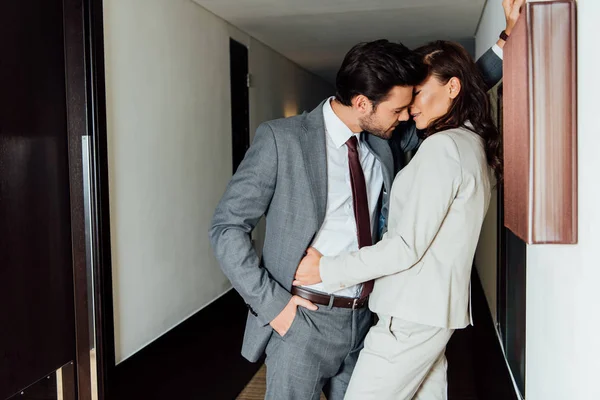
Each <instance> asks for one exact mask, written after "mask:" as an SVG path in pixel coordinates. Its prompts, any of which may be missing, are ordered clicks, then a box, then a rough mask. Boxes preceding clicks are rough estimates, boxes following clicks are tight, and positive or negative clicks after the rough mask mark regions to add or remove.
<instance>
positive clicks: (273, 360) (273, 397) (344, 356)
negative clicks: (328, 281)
mask: <svg viewBox="0 0 600 400" xmlns="http://www.w3.org/2000/svg"><path fill="white" fill-rule="evenodd" d="M372 322H373V318H372V313H371V311H369V309H368V308H367V307H364V308H362V309H359V310H351V309H348V308H332V307H328V306H319V309H318V310H317V311H311V310H307V309H305V308H303V307H298V310H297V313H296V317H295V319H294V321H293V322H292V326H291V327H290V329H289V330H288V332H287V333H286V334H285V335H284V336H283V337H281V336H279V335H278V334H277V333H275V332H274V333H273V335H272V337H271V339H270V341H269V343H268V345H267V348H266V353H267V360H266V364H267V392H266V396H265V399H267V400H313V399H315V400H318V399H319V397H320V395H321V391H323V392H324V393H325V396H326V397H327V399H329V400H342V399H343V398H344V394H345V393H346V389H347V388H348V383H349V382H350V377H351V375H352V371H353V370H354V366H355V365H356V362H357V360H358V354H359V352H360V350H361V349H362V348H363V342H364V337H365V335H366V334H367V332H368V330H369V328H370V327H371V325H372Z"/></svg>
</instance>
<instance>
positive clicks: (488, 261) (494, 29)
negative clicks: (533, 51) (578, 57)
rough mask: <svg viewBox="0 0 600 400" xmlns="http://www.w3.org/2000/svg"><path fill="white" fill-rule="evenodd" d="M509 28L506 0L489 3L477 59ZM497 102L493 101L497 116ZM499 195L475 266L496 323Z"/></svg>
mask: <svg viewBox="0 0 600 400" xmlns="http://www.w3.org/2000/svg"><path fill="white" fill-rule="evenodd" d="M505 26H506V20H505V18H504V10H503V9H502V0H488V1H487V3H486V5H485V8H484V10H483V15H482V17H481V21H480V22H479V27H478V30H477V32H476V34H475V57H476V58H479V57H481V55H482V54H483V53H485V52H486V51H487V49H489V48H490V47H491V46H492V45H493V44H494V43H496V42H497V41H498V35H499V34H500V32H502V30H503V29H504V28H505ZM495 105H496V102H495V101H492V106H493V108H494V111H493V112H494V115H495V113H496V111H495ZM497 196H498V195H497V192H496V190H494V191H493V192H492V199H491V202H490V206H489V209H488V213H487V215H486V217H485V220H484V222H483V227H482V229H481V236H480V238H479V244H478V246H477V252H476V254H475V266H476V268H477V273H478V274H479V278H480V279H481V285H482V286H483V291H484V293H485V296H486V298H487V301H488V306H489V308H490V312H491V314H492V319H493V320H494V322H497V315H496V298H497V293H496V292H497V290H496V282H497V271H496V257H497V237H498V235H497V227H498V218H497V213H498V204H497Z"/></svg>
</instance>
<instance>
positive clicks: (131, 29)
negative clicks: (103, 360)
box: [104, 0, 332, 362]
mask: <svg viewBox="0 0 600 400" xmlns="http://www.w3.org/2000/svg"><path fill="white" fill-rule="evenodd" d="M104 19H105V21H104V30H105V57H106V90H107V98H106V103H107V119H108V121H107V122H108V155H109V160H108V163H109V184H110V188H109V190H110V212H111V233H112V238H111V244H112V257H113V258H112V261H113V292H114V316H115V342H116V343H115V345H116V349H115V351H116V359H117V362H121V361H122V360H124V359H126V358H127V357H129V356H131V355H132V354H134V353H135V352H136V351H138V350H139V349H141V348H142V347H144V346H145V345H147V344H148V343H150V342H151V341H153V340H154V339H156V338H157V337H159V336H160V335H162V334H163V333H165V332H166V331H168V330H169V329H171V328H173V327H174V326H176V325H178V324H179V323H180V322H181V321H183V320H184V319H186V318H187V317H189V316H191V315H193V314H194V313H196V312H197V311H198V310H200V309H201V308H203V307H204V306H206V305H207V304H209V303H210V302H211V301H213V300H214V299H215V298H217V297H219V296H220V295H222V294H223V293H224V292H226V291H227V290H229V288H230V284H229V282H228V281H227V278H226V277H225V276H224V275H223V274H222V273H221V271H220V269H219V267H218V264H217V262H216V260H215V259H214V257H213V255H212V251H211V249H210V246H209V241H208V227H209V224H210V220H211V218H212V213H213V211H214V208H215V206H216V204H217V202H218V200H219V199H220V196H221V195H222V193H223V191H224V189H225V186H226V184H227V182H228V180H229V178H230V177H231V120H230V86H229V38H230V36H231V37H233V38H234V39H236V40H238V41H240V42H242V43H245V44H247V45H249V47H250V70H251V73H252V74H253V76H254V87H253V88H252V89H251V92H250V110H251V128H252V130H254V128H255V127H256V126H257V125H258V124H259V123H260V122H262V121H263V120H266V119H271V118H275V117H281V116H283V115H284V113H285V112H286V110H287V112H289V113H292V112H293V111H295V109H296V107H295V105H297V108H298V109H300V110H303V109H309V108H312V107H314V106H315V105H317V104H318V102H319V101H320V100H321V99H322V98H324V97H325V96H326V95H329V94H331V93H332V88H331V87H330V86H328V85H327V84H326V83H324V82H323V81H321V80H320V79H318V78H316V77H315V76H313V75H311V74H309V73H307V72H305V71H303V70H301V69H300V68H299V67H297V66H296V65H295V64H293V63H291V62H290V61H288V60H286V59H284V58H283V57H281V56H280V55H278V54H276V53H275V52H274V51H272V50H271V49H269V48H267V47H266V46H264V45H262V44H261V43H259V42H257V41H255V40H253V39H252V38H250V37H249V36H247V35H246V34H244V33H242V32H240V31H238V30H237V29H235V28H233V27H231V26H230V25H229V24H227V23H225V22H224V21H222V20H221V19H219V18H217V17H216V16H214V15H213V14H211V13H209V12H207V11H206V10H205V9H203V8H201V7H200V6H198V5H197V4H195V3H193V2H192V1H190V0H169V1H166V0H105V1H104ZM260 236H261V235H260V234H259V235H258V237H257V239H258V241H259V242H262V238H261V237H260Z"/></svg>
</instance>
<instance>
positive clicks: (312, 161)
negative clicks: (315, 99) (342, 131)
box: [300, 102, 327, 227]
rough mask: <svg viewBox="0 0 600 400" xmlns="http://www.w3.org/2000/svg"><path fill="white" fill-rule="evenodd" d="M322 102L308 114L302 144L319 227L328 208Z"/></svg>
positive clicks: (301, 135)
mask: <svg viewBox="0 0 600 400" xmlns="http://www.w3.org/2000/svg"><path fill="white" fill-rule="evenodd" d="M324 103H325V102H322V103H321V104H320V105H319V106H318V107H317V108H315V109H314V110H313V111H311V112H310V113H308V114H306V118H305V120H304V123H303V128H304V129H303V131H302V133H301V134H300V144H301V147H302V155H303V158H304V165H305V167H306V172H307V174H308V181H309V182H308V183H309V187H310V191H311V195H312V199H313V206H314V208H315V213H316V215H317V223H318V225H317V226H319V227H320V226H321V225H322V224H323V220H324V219H325V211H326V207H327V150H326V143H325V121H324V119H323V104H324Z"/></svg>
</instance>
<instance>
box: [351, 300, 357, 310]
mask: <svg viewBox="0 0 600 400" xmlns="http://www.w3.org/2000/svg"><path fill="white" fill-rule="evenodd" d="M357 306H358V299H356V298H355V299H354V300H353V301H352V309H353V310H356V307H357Z"/></svg>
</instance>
